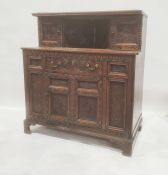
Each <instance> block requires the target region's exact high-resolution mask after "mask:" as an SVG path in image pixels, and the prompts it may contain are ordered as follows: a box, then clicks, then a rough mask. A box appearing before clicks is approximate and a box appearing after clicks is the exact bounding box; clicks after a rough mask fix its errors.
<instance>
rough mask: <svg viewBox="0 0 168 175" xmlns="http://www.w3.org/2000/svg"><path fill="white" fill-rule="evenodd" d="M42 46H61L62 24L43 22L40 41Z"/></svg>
mask: <svg viewBox="0 0 168 175" xmlns="http://www.w3.org/2000/svg"><path fill="white" fill-rule="evenodd" d="M41 44H42V45H43V46H51V47H53V46H57V47H58V46H62V24H61V23H43V24H42V43H41Z"/></svg>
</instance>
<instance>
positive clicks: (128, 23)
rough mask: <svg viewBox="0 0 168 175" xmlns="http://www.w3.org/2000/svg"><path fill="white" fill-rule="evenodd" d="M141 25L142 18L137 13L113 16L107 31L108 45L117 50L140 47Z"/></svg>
mask: <svg viewBox="0 0 168 175" xmlns="http://www.w3.org/2000/svg"><path fill="white" fill-rule="evenodd" d="M141 25H142V19H141V16H138V15H137V16H132V17H131V16H124V17H122V16H121V17H115V18H113V19H112V20H111V27H110V32H109V42H110V43H109V47H110V48H113V49H118V50H137V49H141V38H142V36H141V35H142V33H141V32H142V31H141ZM124 44H125V45H126V46H125V45H124Z"/></svg>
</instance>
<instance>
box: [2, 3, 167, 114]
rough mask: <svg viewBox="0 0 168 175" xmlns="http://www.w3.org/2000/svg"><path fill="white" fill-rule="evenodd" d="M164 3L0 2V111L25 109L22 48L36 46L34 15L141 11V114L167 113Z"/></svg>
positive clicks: (36, 36) (165, 5)
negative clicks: (143, 21)
mask: <svg viewBox="0 0 168 175" xmlns="http://www.w3.org/2000/svg"><path fill="white" fill-rule="evenodd" d="M167 7H168V3H167V0H151V1H149V0H55V1H53V0H36V1H35V0H13V1H11V0H0V108H17V109H24V105H25V102H24V79H23V66H22V51H21V49H20V48H21V47H32V46H37V45H38V35H37V21H36V18H35V17H32V16H31V13H33V12H61V11H66V12H67V11H96V10H98V11H100V10H102V11H105V10H133V9H141V10H143V11H145V12H146V13H147V14H148V30H147V45H146V62H145V74H144V76H145V77H144V100H143V111H144V112H157V113H164V114H166V113H168V68H167V67H168V57H167V49H168V45H167V42H168V10H167Z"/></svg>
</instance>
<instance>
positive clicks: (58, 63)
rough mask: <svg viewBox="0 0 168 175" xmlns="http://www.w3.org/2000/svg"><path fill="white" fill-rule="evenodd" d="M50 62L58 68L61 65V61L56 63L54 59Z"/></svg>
mask: <svg viewBox="0 0 168 175" xmlns="http://www.w3.org/2000/svg"><path fill="white" fill-rule="evenodd" d="M50 63H51V64H52V67H54V68H57V67H58V66H60V65H61V61H57V62H56V63H55V64H54V61H50Z"/></svg>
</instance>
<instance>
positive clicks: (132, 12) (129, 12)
mask: <svg viewBox="0 0 168 175" xmlns="http://www.w3.org/2000/svg"><path fill="white" fill-rule="evenodd" d="M136 14H137V15H138V14H141V15H145V16H147V15H146V14H145V13H144V12H143V11H142V10H121V11H88V12H86V11H85V12H58V13H55V12H49V13H45V12H44V13H43V12H41V13H33V14H32V15H33V16H37V17H40V16H89V15H93V16H105V15H107V16H108V15H136Z"/></svg>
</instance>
